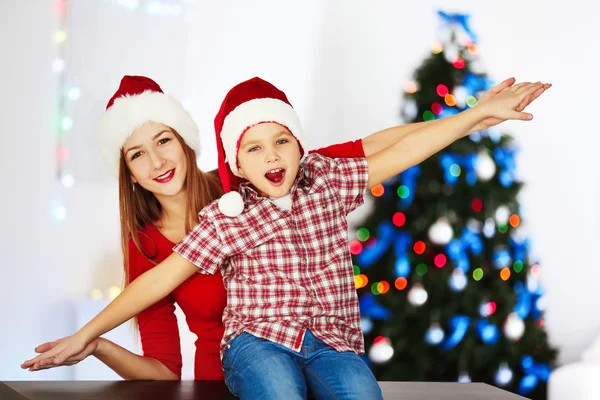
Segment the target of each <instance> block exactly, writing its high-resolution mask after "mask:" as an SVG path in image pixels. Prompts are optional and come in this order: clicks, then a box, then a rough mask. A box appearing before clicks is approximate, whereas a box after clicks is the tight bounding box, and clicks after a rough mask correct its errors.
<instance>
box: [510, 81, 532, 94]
mask: <svg viewBox="0 0 600 400" xmlns="http://www.w3.org/2000/svg"><path fill="white" fill-rule="evenodd" d="M527 85H531V82H521V83H517V84H516V85H514V86H512V87H511V88H510V90H512V91H513V92H515V93H519V92H520V91H521V90H522V89H523V88H524V87H526V86H527Z"/></svg>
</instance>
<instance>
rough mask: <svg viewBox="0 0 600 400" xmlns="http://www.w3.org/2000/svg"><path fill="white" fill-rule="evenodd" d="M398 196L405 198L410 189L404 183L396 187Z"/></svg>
mask: <svg viewBox="0 0 600 400" xmlns="http://www.w3.org/2000/svg"><path fill="white" fill-rule="evenodd" d="M397 193H398V197H400V198H401V199H406V198H407V197H408V196H409V195H410V189H409V188H408V186H406V185H401V186H399V187H398V192H397Z"/></svg>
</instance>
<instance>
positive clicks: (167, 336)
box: [129, 140, 364, 380]
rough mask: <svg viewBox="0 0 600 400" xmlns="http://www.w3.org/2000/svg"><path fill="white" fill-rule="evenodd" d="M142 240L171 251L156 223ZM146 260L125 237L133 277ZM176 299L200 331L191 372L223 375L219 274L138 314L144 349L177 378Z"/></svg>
mask: <svg viewBox="0 0 600 400" xmlns="http://www.w3.org/2000/svg"><path fill="white" fill-rule="evenodd" d="M313 152H316V153H319V154H323V155H325V156H327V157H338V158H340V157H364V150H363V148H362V142H361V140H357V141H354V142H346V143H342V144H339V145H333V146H330V147H326V148H324V149H319V150H314V151H313ZM141 232H142V234H140V241H141V244H142V246H143V247H144V249H146V250H148V253H149V254H153V253H154V252H155V250H154V249H155V248H156V250H157V256H156V258H155V260H156V261H157V262H159V263H160V262H162V261H163V260H164V259H165V258H167V257H168V256H169V255H170V254H171V253H172V249H173V247H174V246H175V243H172V242H170V241H169V240H168V239H167V238H165V237H164V236H163V235H162V234H161V233H160V232H159V230H158V229H157V228H156V227H155V226H154V225H147V226H145V227H144V228H143V229H142V230H141ZM153 266H154V264H153V263H152V262H150V261H149V260H147V259H146V258H145V257H144V256H143V255H142V254H141V253H140V251H139V250H138V249H137V247H136V246H135V244H134V243H133V241H131V240H130V241H129V268H130V277H131V280H132V281H133V280H134V279H136V278H137V277H138V276H140V275H141V274H143V273H144V272H146V271H148V270H149V269H150V268H152V267H153ZM175 302H177V304H178V305H179V307H180V308H181V310H182V311H183V313H184V314H185V316H186V320H187V323H188V326H189V329H190V331H191V332H192V333H194V334H195V335H197V336H198V339H197V340H196V356H195V363H194V364H195V365H194V377H195V379H197V380H223V370H222V368H221V359H220V357H219V344H220V342H221V339H222V338H223V332H224V327H223V322H222V317H223V310H224V309H225V305H226V293H225V288H224V286H223V281H222V277H221V274H220V273H219V272H217V273H215V274H214V275H205V274H196V275H194V276H192V277H190V278H189V279H188V280H187V281H185V282H184V283H182V284H181V285H180V286H179V287H178V288H177V289H175V290H174V291H173V293H171V294H170V295H169V296H167V297H165V298H164V299H162V300H160V301H158V302H157V303H155V304H154V305H152V306H150V307H148V308H147V309H146V310H144V311H143V312H141V313H140V314H139V315H138V323H139V328H140V337H141V340H142V349H143V352H144V355H145V356H147V357H152V358H155V359H157V360H159V361H161V362H162V363H163V364H165V365H166V366H167V367H168V368H169V369H170V370H171V371H173V372H174V373H176V374H177V375H178V376H179V377H180V378H181V366H182V359H181V347H180V339H179V328H178V326H177V318H176V316H175Z"/></svg>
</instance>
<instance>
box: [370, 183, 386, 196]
mask: <svg viewBox="0 0 600 400" xmlns="http://www.w3.org/2000/svg"><path fill="white" fill-rule="evenodd" d="M384 192H385V188H384V187H383V185H382V184H381V183H380V184H379V185H377V186H374V187H373V188H372V189H371V194H372V195H373V196H375V197H381V196H383V193H384Z"/></svg>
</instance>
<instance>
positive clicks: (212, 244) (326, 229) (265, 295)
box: [173, 154, 368, 356]
mask: <svg viewBox="0 0 600 400" xmlns="http://www.w3.org/2000/svg"><path fill="white" fill-rule="evenodd" d="M367 181H368V167H367V161H366V159H364V158H345V159H330V158H326V157H323V156H321V155H317V154H311V155H309V156H307V157H306V158H305V160H304V161H303V162H302V163H301V166H300V170H299V172H298V176H297V178H296V180H295V182H294V184H293V185H292V188H291V191H290V193H291V195H292V210H291V211H287V210H284V209H281V208H278V207H277V206H275V205H274V204H273V203H272V202H271V201H270V200H269V198H267V197H261V196H259V195H258V194H257V192H256V191H255V190H254V189H253V188H251V187H250V186H249V185H247V184H244V185H242V186H241V188H240V193H241V194H242V198H243V199H244V203H245V207H244V211H243V212H242V214H241V215H239V216H237V217H233V218H230V217H227V216H225V215H223V214H222V213H221V212H220V211H219V209H218V206H217V202H213V203H211V204H209V205H208V206H207V207H205V208H204V209H203V210H202V211H201V212H200V222H199V224H198V225H197V226H196V227H195V228H194V229H193V230H192V231H191V232H190V233H189V234H188V235H187V236H186V237H185V239H184V240H183V241H182V242H181V243H179V244H178V245H177V246H176V247H175V248H174V249H173V250H174V251H175V252H177V253H179V254H180V255H181V256H183V257H184V258H186V259H187V260H189V261H191V262H192V263H194V264H195V265H196V266H198V267H199V268H200V269H201V271H200V272H203V273H215V272H216V271H217V269H220V270H221V273H222V275H223V281H224V284H225V288H226V289H227V307H226V308H225V311H224V313H223V323H224V325H225V333H224V336H223V340H222V341H221V356H222V355H223V350H224V348H225V346H226V345H227V343H229V341H231V340H232V339H233V338H235V337H236V336H238V335H240V334H241V333H242V332H248V333H250V334H252V335H254V336H257V337H260V338H263V339H266V340H269V341H271V342H275V343H279V344H281V345H283V346H286V347H288V348H290V349H292V350H294V351H300V348H301V347H302V340H303V338H304V333H305V331H306V329H310V331H311V332H312V333H313V334H314V335H315V336H316V337H318V338H319V339H321V340H323V341H324V342H325V343H327V344H328V345H329V346H331V347H333V348H334V349H336V350H337V351H354V352H355V353H357V354H359V355H360V354H363V353H364V342H363V335H362V331H361V329H360V313H359V308H358V298H357V295H356V286H355V283H354V271H353V268H352V259H351V256H350V251H349V246H348V222H347V218H346V216H347V214H348V213H350V212H351V211H352V210H354V209H355V208H356V207H358V206H360V205H361V204H362V203H363V200H364V193H365V191H366V189H367Z"/></svg>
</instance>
